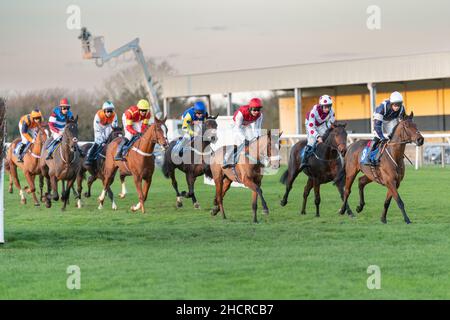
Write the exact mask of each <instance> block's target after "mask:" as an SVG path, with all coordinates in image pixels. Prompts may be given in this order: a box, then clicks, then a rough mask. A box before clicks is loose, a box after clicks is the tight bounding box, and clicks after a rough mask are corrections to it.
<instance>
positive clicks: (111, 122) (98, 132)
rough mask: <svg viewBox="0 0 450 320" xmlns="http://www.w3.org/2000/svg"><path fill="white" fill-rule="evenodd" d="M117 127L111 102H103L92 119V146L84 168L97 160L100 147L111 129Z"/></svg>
mask: <svg viewBox="0 0 450 320" xmlns="http://www.w3.org/2000/svg"><path fill="white" fill-rule="evenodd" d="M118 126H119V121H118V120H117V114H116V113H115V112H114V104H113V103H112V102H111V101H105V103H103V106H102V109H101V110H98V111H97V113H96V115H95V117H94V124H93V127H94V137H95V138H94V144H93V145H92V147H91V148H90V149H89V151H88V153H87V156H86V160H85V162H84V164H85V165H86V166H89V165H92V163H93V162H94V161H95V159H96V158H97V154H98V152H100V150H101V146H102V145H103V144H104V143H106V140H108V137H109V135H110V134H111V132H112V130H113V128H117V127H118Z"/></svg>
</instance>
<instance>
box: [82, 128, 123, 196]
mask: <svg viewBox="0 0 450 320" xmlns="http://www.w3.org/2000/svg"><path fill="white" fill-rule="evenodd" d="M122 135H123V129H122V128H121V127H116V128H113V130H112V131H111V133H110V134H109V136H108V138H107V139H106V141H105V144H104V145H103V146H102V147H101V148H100V150H99V152H98V156H97V160H96V161H95V162H94V163H93V164H92V165H86V164H85V163H84V161H83V164H82V166H81V170H80V172H79V173H78V174H79V175H81V178H82V179H83V178H84V176H85V173H86V172H89V174H90V176H89V178H88V180H87V187H88V190H87V191H86V192H85V194H84V196H85V197H86V198H89V197H90V196H91V187H92V184H93V183H94V181H95V180H97V179H101V180H102V179H103V176H102V173H103V170H102V169H103V165H104V163H105V153H106V152H105V151H106V146H107V145H108V144H109V143H111V141H113V140H114V139H115V138H117V137H121V136H122ZM92 145H93V143H86V144H84V145H83V146H82V147H81V150H82V152H83V154H85V155H87V153H88V150H89V149H90V148H91V147H92ZM108 195H110V194H109V192H108Z"/></svg>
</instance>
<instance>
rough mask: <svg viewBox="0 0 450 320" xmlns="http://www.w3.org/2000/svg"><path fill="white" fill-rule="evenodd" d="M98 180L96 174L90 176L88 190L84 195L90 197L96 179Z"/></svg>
mask: <svg viewBox="0 0 450 320" xmlns="http://www.w3.org/2000/svg"><path fill="white" fill-rule="evenodd" d="M95 180H97V177H96V176H89V178H88V181H87V188H88V190H87V192H85V193H84V196H85V197H86V198H89V197H90V196H91V188H92V184H93V183H94V181H95Z"/></svg>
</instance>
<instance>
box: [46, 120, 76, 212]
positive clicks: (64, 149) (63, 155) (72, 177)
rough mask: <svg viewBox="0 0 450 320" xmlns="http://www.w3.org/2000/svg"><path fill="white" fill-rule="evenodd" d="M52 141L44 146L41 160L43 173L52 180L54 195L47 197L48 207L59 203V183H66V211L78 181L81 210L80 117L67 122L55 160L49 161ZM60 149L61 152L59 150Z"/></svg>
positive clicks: (48, 141) (62, 198)
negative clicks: (49, 149) (72, 189)
mask: <svg viewBox="0 0 450 320" xmlns="http://www.w3.org/2000/svg"><path fill="white" fill-rule="evenodd" d="M50 141H51V139H48V140H47V142H46V143H45V146H44V148H45V149H44V151H43V152H42V155H41V159H40V167H41V172H42V175H43V176H44V177H46V178H47V181H48V180H50V184H51V188H52V191H53V195H52V196H50V195H49V194H47V195H46V202H47V203H46V205H47V206H48V207H49V206H51V200H54V201H58V199H59V195H58V181H66V182H67V186H66V188H64V189H63V192H62V194H61V200H63V202H64V204H63V207H62V210H65V209H66V206H67V202H68V200H69V196H70V189H71V188H72V186H73V184H74V183H75V181H77V186H78V188H77V193H78V195H76V198H77V207H78V208H79V209H80V208H81V188H82V186H81V182H82V181H81V179H80V177H79V175H78V172H79V171H80V169H81V164H82V159H81V155H80V151H79V147H78V116H77V117H76V118H75V119H70V120H68V121H67V123H66V125H65V127H64V133H63V135H62V139H61V142H60V144H59V146H58V147H57V149H56V150H55V151H54V153H53V159H49V160H47V159H46V158H47V155H48V151H47V148H46V147H47V145H48V143H50ZM58 149H59V150H58Z"/></svg>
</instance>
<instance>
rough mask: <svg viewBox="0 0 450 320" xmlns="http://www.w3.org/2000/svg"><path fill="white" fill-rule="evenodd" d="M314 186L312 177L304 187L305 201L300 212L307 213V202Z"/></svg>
mask: <svg viewBox="0 0 450 320" xmlns="http://www.w3.org/2000/svg"><path fill="white" fill-rule="evenodd" d="M313 186H314V183H313V180H312V179H311V178H308V181H307V182H306V185H305V188H304V189H303V203H302V210H301V211H300V214H303V215H305V214H306V202H307V200H308V196H309V193H310V192H311V189H312V188H313Z"/></svg>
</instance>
